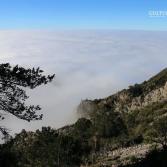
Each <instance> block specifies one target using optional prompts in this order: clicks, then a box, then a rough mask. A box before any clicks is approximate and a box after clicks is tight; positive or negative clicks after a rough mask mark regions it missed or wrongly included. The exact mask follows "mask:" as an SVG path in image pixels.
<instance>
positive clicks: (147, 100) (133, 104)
mask: <svg viewBox="0 0 167 167" xmlns="http://www.w3.org/2000/svg"><path fill="white" fill-rule="evenodd" d="M162 73H163V75H162ZM164 74H165V75H164ZM166 74H167V71H166V69H165V70H163V71H162V72H161V73H159V74H158V75H156V77H153V78H152V79H150V80H148V81H147V82H146V81H145V82H143V83H142V84H140V85H139V84H138V85H139V86H138V87H141V89H142V93H141V94H139V95H137V96H134V95H133V93H132V92H131V89H124V90H122V91H120V92H118V93H116V94H114V95H111V96H109V97H107V98H104V99H96V100H83V101H82V102H81V103H80V105H79V106H78V110H77V113H78V115H79V117H87V118H88V117H91V114H92V113H93V112H96V111H97V110H98V111H100V110H104V109H107V110H112V111H116V112H130V111H133V110H136V109H141V108H142V107H145V106H148V105H151V104H152V103H156V102H161V101H163V100H167V77H166ZM160 77H161V78H160ZM157 78H158V79H159V80H160V79H161V80H163V82H161V84H159V85H158V83H157V80H156V79H157ZM152 85H155V86H154V87H153V86H152ZM134 87H135V86H134ZM134 89H135V88H134ZM146 90H147V91H146Z"/></svg>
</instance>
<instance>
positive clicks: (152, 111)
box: [0, 66, 167, 167]
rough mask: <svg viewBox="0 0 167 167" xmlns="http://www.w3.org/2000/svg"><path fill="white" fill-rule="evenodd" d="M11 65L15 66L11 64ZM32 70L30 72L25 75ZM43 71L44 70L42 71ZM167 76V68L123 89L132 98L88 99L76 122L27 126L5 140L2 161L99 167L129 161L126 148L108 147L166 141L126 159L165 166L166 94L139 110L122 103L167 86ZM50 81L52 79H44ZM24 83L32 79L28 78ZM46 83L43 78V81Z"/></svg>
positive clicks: (29, 166) (136, 166)
mask: <svg viewBox="0 0 167 167" xmlns="http://www.w3.org/2000/svg"><path fill="white" fill-rule="evenodd" d="M7 67H8V66H7ZM8 68H9V71H11V68H10V67H8ZM15 68H18V67H15ZM30 71H31V70H30ZM34 72H35V71H34ZM38 72H39V69H37V71H36V72H35V73H36V75H38V74H39V73H38ZM31 74H33V71H32V72H31ZM26 75H27V73H26V74H24V75H23V76H26ZM40 77H43V76H41V75H40V76H39V78H40ZM52 77H53V76H52ZM52 77H51V80H52ZM30 78H31V75H30ZM39 78H38V79H39ZM24 79H25V78H24ZM40 79H41V78H40ZM45 79H46V78H45ZM30 80H31V79H30ZM166 81H167V69H165V70H163V71H162V72H160V73H159V74H158V75H156V76H155V77H153V78H151V79H150V80H148V81H145V82H143V83H142V84H135V85H134V86H130V87H129V89H127V90H123V91H122V92H123V93H122V94H123V95H125V97H127V96H128V98H127V99H126V98H125V99H126V100H127V101H126V100H124V97H121V98H120V97H118V95H120V94H119V93H120V92H119V93H118V94H115V95H113V96H110V97H109V98H106V99H105V100H100V99H96V100H94V101H93V105H92V104H91V102H90V101H89V100H87V101H86V104H87V105H88V106H89V107H88V113H87V116H86V118H80V119H78V121H77V122H76V123H74V124H73V125H68V126H65V127H63V128H60V129H57V130H56V129H52V128H50V127H43V128H42V129H41V130H37V131H36V132H26V131H25V130H23V131H22V132H21V133H20V134H17V135H16V136H15V137H14V138H11V139H9V140H8V141H7V142H6V143H5V144H2V145H0V164H1V165H2V166H3V167H34V166H35V167H79V166H80V165H81V164H82V165H85V166H91V165H92V167H93V166H94V167H97V166H95V165H94V164H98V163H101V162H103V160H105V161H106V162H107V164H109V165H108V166H110V165H111V164H123V163H122V162H121V161H123V159H121V154H116V155H115V156H114V154H115V153H114V154H112V155H113V156H111V157H109V158H106V157H105V154H106V153H108V152H107V151H109V152H110V153H111V151H113V150H121V148H126V147H128V148H129V147H130V148H132V149H134V148H135V146H136V145H138V144H141V145H143V144H153V145H155V146H156V147H157V146H159V145H161V150H157V149H153V150H152V151H151V152H150V153H148V154H146V155H145V157H144V158H143V157H142V158H137V157H136V156H135V155H133V154H130V155H129V154H128V155H126V156H125V157H124V160H125V161H127V162H130V163H129V164H128V165H127V164H125V165H124V167H125V166H126V167H127V166H129V167H144V166H148V167H152V166H155V164H156V165H157V164H158V163H160V164H161V166H160V167H165V165H166V164H167V160H166V159H165V156H166V154H167V152H166V150H167V100H166V99H165V98H164V99H162V100H160V101H157V102H154V103H151V104H148V105H147V106H142V107H139V108H138V109H135V110H128V109H127V111H125V110H123V109H122V108H123V107H122V106H123V105H125V106H126V103H128V105H129V103H130V102H131V100H132V99H133V98H136V97H139V96H140V97H141V99H142V98H144V96H145V95H146V94H147V93H148V92H150V91H151V90H153V89H157V88H160V87H161V86H164V85H165V83H166ZM47 82H48V80H47V79H46V82H44V83H47ZM23 83H24V84H26V83H27V81H26V82H23ZM42 83H43V82H42V81H41V82H40V83H39V85H40V84H42ZM24 84H23V85H22V86H24ZM34 84H35V83H34ZM35 85H36V84H35ZM35 85H34V86H35ZM26 86H27V85H25V87H26ZM29 86H30V85H29ZM36 86H38V84H37V85H36ZM126 95H127V96H126ZM20 98H21V97H20ZM118 99H119V100H120V99H121V100H120V101H119V100H118ZM139 99H140V98H139ZM115 103H117V106H119V107H118V108H119V111H118V110H117V111H116V110H115V106H116V105H115ZM82 107H83V108H82V110H86V108H85V107H86V106H84V105H83V106H82ZM127 108H128V107H127ZM21 111H23V110H21ZM26 111H27V110H26ZM20 114H22V112H20ZM21 116H24V115H21ZM25 116H27V115H25ZM30 116H31V117H26V118H27V119H28V118H29V119H28V120H31V119H30V118H32V119H33V118H34V119H37V116H36V113H35V111H34V112H33V113H31V112H30ZM20 118H24V117H20ZM156 147H155V148H156ZM157 148H158V147H157ZM130 151H133V150H130ZM126 152H128V149H127V150H126ZM102 155H104V159H103V156H102ZM122 155H123V153H122ZM124 155H125V154H124ZM99 157H100V158H99ZM153 162H154V163H153ZM161 162H162V163H161ZM164 164H165V165H164ZM98 165H99V164H98Z"/></svg>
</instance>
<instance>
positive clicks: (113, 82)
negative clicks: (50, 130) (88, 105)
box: [0, 30, 167, 132]
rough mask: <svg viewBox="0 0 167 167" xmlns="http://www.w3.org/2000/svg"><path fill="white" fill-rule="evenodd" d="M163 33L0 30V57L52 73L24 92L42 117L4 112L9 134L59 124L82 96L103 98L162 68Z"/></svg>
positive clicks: (166, 38) (166, 57) (166, 54)
mask: <svg viewBox="0 0 167 167" xmlns="http://www.w3.org/2000/svg"><path fill="white" fill-rule="evenodd" d="M166 42H167V32H149V31H108V30H104V31H102V30H101V31H95V30H89V31H86V30H85V31H84V30H82V31H79V30H76V31H0V61H1V63H2V62H10V63H11V64H20V65H22V66H25V67H33V66H40V67H41V68H42V69H44V70H45V71H46V72H47V73H55V74H56V78H55V81H54V82H53V83H51V84H50V85H48V86H46V87H40V88H38V89H36V90H33V91H28V93H29V94H30V95H31V98H30V100H29V102H33V103H34V104H40V105H41V106H42V108H43V110H42V112H43V114H44V118H43V120H42V121H37V122H32V123H27V122H25V121H20V120H18V119H16V118H14V117H12V116H8V119H6V120H5V121H4V122H1V124H3V123H4V124H6V125H7V127H9V128H10V129H11V130H12V132H19V131H20V130H21V129H22V128H25V129H28V130H35V129H37V128H41V126H52V127H54V128H58V127H60V126H63V125H65V124H67V123H70V122H73V121H74V120H75V109H76V107H77V105H78V104H79V102H80V101H81V99H85V98H89V99H93V98H102V97H105V96H108V95H111V94H112V93H114V92H116V91H118V90H119V89H122V88H125V87H127V86H128V85H130V84H134V83H136V82H142V81H143V80H146V79H148V78H149V77H150V76H152V75H154V74H155V73H157V72H159V71H160V70H161V69H163V68H165V67H167V49H166Z"/></svg>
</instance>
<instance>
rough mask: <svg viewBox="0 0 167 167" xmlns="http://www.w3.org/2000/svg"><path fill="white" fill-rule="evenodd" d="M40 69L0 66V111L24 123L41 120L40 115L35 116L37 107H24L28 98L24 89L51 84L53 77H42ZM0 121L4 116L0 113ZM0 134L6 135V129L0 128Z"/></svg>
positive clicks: (7, 64)
mask: <svg viewBox="0 0 167 167" xmlns="http://www.w3.org/2000/svg"><path fill="white" fill-rule="evenodd" d="M42 73H43V71H42V70H41V69H40V68H37V69H35V68H32V69H30V68H27V69H25V68H23V67H19V66H18V65H16V66H14V67H11V66H10V64H9V63H6V64H0V110H1V111H3V112H7V113H9V114H12V115H14V116H16V117H17V118H19V119H23V120H26V121H32V120H41V119H42V115H38V114H36V111H38V110H40V109H41V108H40V106H39V105H36V106H35V105H26V104H25V101H26V100H27V99H28V98H29V97H28V96H27V94H26V91H25V89H24V88H30V89H34V88H36V87H38V86H40V85H42V84H47V83H48V82H51V81H52V80H53V78H54V75H51V76H50V75H48V76H45V75H42ZM0 119H1V120H3V119H5V114H4V113H0ZM0 132H1V133H2V134H3V135H8V133H7V129H6V128H4V127H2V126H0Z"/></svg>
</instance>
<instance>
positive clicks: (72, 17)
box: [0, 0, 167, 30]
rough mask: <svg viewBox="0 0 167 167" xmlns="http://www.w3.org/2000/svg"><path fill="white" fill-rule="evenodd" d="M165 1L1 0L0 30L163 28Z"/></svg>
mask: <svg viewBox="0 0 167 167" xmlns="http://www.w3.org/2000/svg"><path fill="white" fill-rule="evenodd" d="M150 10H163V11H167V1H165V0H139V1H137V0H136V1H134V0H0V29H142V30H166V29H167V16H166V17H158V18H155V17H154V18H151V17H149V15H148V12H149V11H150Z"/></svg>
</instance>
